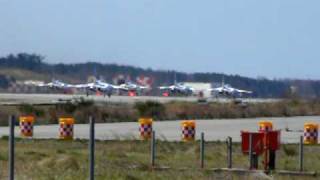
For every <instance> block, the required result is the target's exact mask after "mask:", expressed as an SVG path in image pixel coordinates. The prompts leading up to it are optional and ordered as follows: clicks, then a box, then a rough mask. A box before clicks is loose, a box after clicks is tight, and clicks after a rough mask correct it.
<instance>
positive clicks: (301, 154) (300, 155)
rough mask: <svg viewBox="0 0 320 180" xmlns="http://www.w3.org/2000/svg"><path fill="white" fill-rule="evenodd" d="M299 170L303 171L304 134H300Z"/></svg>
mask: <svg viewBox="0 0 320 180" xmlns="http://www.w3.org/2000/svg"><path fill="white" fill-rule="evenodd" d="M299 170H300V171H303V136H300V143H299Z"/></svg>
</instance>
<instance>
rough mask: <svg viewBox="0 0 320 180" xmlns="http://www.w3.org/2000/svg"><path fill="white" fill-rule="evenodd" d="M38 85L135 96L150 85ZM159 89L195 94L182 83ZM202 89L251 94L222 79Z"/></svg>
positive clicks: (174, 92)
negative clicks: (217, 83)
mask: <svg viewBox="0 0 320 180" xmlns="http://www.w3.org/2000/svg"><path fill="white" fill-rule="evenodd" d="M38 86H40V87H48V88H52V89H60V90H64V91H66V90H69V89H80V90H85V91H86V94H87V95H89V92H100V93H102V94H103V95H104V96H106V95H107V96H108V97H110V96H111V95H112V94H113V93H114V92H115V91H118V92H126V93H128V95H129V96H136V95H137V94H138V93H141V92H142V91H144V90H150V87H146V86H140V85H138V84H135V83H132V82H127V83H123V84H120V85H113V84H109V83H106V82H104V81H102V80H96V81H94V82H91V83H86V84H68V83H64V82H62V81H59V80H53V81H52V82H49V83H42V84H38ZM158 88H159V90H160V91H162V92H163V95H164V96H171V95H175V96H176V95H183V96H190V95H193V94H195V89H194V88H193V87H190V86H186V85H184V84H183V83H176V82H175V83H174V84H173V85H170V86H160V87H158ZM204 91H209V92H211V94H216V95H223V96H226V97H235V96H236V95H240V96H242V95H243V94H252V91H247V90H242V89H236V88H233V87H231V86H230V85H226V84H224V81H222V85H221V87H217V88H210V89H205V90H204Z"/></svg>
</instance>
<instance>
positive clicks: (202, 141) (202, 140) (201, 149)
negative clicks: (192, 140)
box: [200, 132, 204, 168]
mask: <svg viewBox="0 0 320 180" xmlns="http://www.w3.org/2000/svg"><path fill="white" fill-rule="evenodd" d="M200 167H201V168H204V133H203V132H202V133H201V141H200Z"/></svg>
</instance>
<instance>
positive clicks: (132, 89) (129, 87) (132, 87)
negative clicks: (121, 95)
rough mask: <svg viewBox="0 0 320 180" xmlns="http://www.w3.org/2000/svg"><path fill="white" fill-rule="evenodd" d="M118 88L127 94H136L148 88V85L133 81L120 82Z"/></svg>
mask: <svg viewBox="0 0 320 180" xmlns="http://www.w3.org/2000/svg"><path fill="white" fill-rule="evenodd" d="M118 89H119V90H121V91H125V92H128V95H129V96H136V95H137V94H138V93H141V92H142V91H144V90H147V89H150V87H147V86H140V85H138V84H135V83H133V82H126V83H124V84H120V85H119V88H118Z"/></svg>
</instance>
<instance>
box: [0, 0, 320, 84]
mask: <svg viewBox="0 0 320 180" xmlns="http://www.w3.org/2000/svg"><path fill="white" fill-rule="evenodd" d="M319 9H320V1H319V0H307V1H306V0H264V1H262V0H46V1H44V0H0V55H1V56H3V55H7V54H9V53H17V52H28V53H39V54H41V55H44V56H46V60H47V61H48V62H84V61H87V60H91V61H100V62H104V63H110V62H112V63H119V64H128V65H135V66H141V67H151V68H154V69H175V70H180V71H185V72H203V71H205V72H224V73H228V74H240V75H245V76H250V77H257V76H266V77H269V78H273V77H278V78H279V77H280V78H284V77H290V78H312V79H320V35H319V33H320V10H319Z"/></svg>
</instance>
